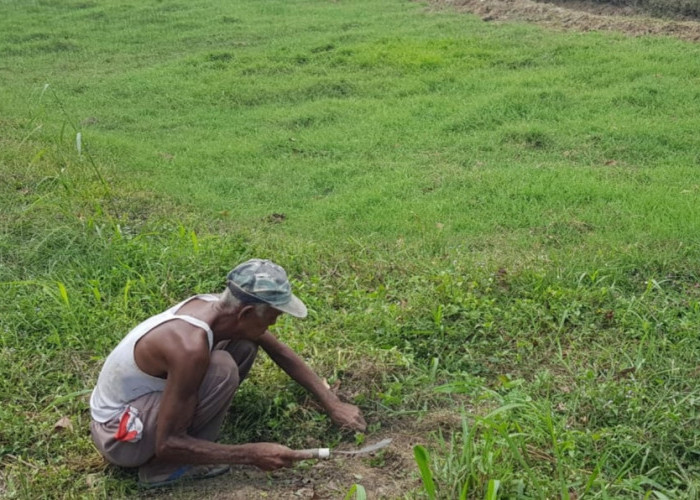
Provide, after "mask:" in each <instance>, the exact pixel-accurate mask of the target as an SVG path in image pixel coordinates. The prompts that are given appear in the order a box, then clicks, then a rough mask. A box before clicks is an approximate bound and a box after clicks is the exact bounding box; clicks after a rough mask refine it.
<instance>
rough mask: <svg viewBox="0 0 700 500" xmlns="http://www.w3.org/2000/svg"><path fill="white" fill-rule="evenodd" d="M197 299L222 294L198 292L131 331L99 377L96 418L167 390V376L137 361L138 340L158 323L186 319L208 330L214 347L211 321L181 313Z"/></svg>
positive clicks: (108, 416) (99, 419)
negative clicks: (149, 370) (151, 371)
mask: <svg viewBox="0 0 700 500" xmlns="http://www.w3.org/2000/svg"><path fill="white" fill-rule="evenodd" d="M194 299H201V300H205V301H207V302H214V301H217V300H219V297H217V296H216V295H195V296H194V297H190V298H189V299H187V300H183V301H182V302H180V303H179V304H177V305H175V306H173V307H171V308H170V309H168V310H167V311H165V312H162V313H160V314H157V315H155V316H152V317H150V318H148V319H147V320H146V321H144V322H142V323H140V324H139V325H137V326H136V328H134V329H133V330H131V331H130V332H129V333H128V334H127V335H126V337H124V338H123V339H122V341H121V342H120V343H119V344H118V345H117V347H115V348H114V350H113V351H112V352H111V353H110V354H109V356H107V359H106V360H105V364H104V366H103V367H102V371H101V372H100V376H99V377H98V379H97V385H96V386H95V389H94V390H93V391H92V396H90V413H91V414H92V418H93V420H95V421H96V422H100V423H104V422H107V421H109V420H111V419H113V418H115V417H118V416H119V415H120V414H121V413H122V412H123V410H124V408H125V407H126V406H127V404H128V403H129V402H130V401H133V400H134V399H136V398H138V397H141V396H143V395H144V394H148V393H149V392H156V391H158V392H162V391H163V390H164V389H165V379H163V378H159V377H154V376H152V375H149V374H147V373H144V372H143V371H141V369H140V368H139V367H138V366H137V365H136V361H135V360H134V346H135V345H136V342H138V340H139V339H140V338H141V337H143V336H144V335H146V334H147V333H148V332H150V331H151V330H153V329H154V328H155V327H157V326H158V325H161V324H163V323H165V322H166V321H170V320H173V319H180V320H183V321H186V322H188V323H190V324H191V325H194V326H196V327H199V328H201V329H202V330H204V331H205V332H207V340H208V341H209V350H210V351H211V350H212V349H213V345H214V333H213V332H212V331H211V328H210V327H209V325H208V324H207V323H205V322H204V321H202V320H200V319H197V318H194V317H192V316H187V315H178V314H177V311H178V310H179V309H180V308H181V307H182V306H183V305H185V304H186V303H187V302H189V301H191V300H194Z"/></svg>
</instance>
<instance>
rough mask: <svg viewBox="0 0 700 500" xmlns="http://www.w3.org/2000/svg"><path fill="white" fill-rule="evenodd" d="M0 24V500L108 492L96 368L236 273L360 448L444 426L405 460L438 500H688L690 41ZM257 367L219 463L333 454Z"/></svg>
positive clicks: (161, 18) (696, 320) (697, 117)
mask: <svg viewBox="0 0 700 500" xmlns="http://www.w3.org/2000/svg"><path fill="white" fill-rule="evenodd" d="M0 5H1V6H2V12H3V16H0V88H1V89H2V95H3V98H2V99H0V204H1V206H2V210H1V211H0V374H1V375H2V377H0V394H2V396H3V404H2V405H0V425H1V428H0V453H1V454H2V459H1V464H2V465H0V467H1V468H0V494H1V495H2V496H7V497H11V498H12V497H15V498H36V497H42V496H45V497H51V496H56V494H57V492H60V494H59V496H65V497H79V496H97V497H109V498H113V497H124V496H128V495H133V494H135V492H136V488H135V483H134V481H133V479H134V478H133V475H131V474H130V473H129V472H123V471H118V470H115V469H111V468H108V469H105V468H104V465H103V462H102V461H101V459H100V457H99V456H98V455H97V453H96V452H95V451H94V449H93V448H92V446H91V443H90V438H89V433H88V431H87V429H88V425H89V413H88V406H87V393H88V392H89V390H90V389H91V387H92V385H93V384H94V382H95V379H96V376H97V373H98V371H99V369H100V366H101V362H102V360H103V359H104V357H105V356H106V355H107V353H108V352H109V350H110V349H111V348H112V347H113V346H114V345H115V344H116V343H117V342H118V340H119V339H120V338H121V337H122V336H123V335H124V334H125V333H126V331H128V329H129V328H130V327H131V326H133V325H134V324H135V323H137V322H138V321H140V320H141V319H143V318H145V317H147V316H148V315H150V314H153V313H156V312H159V311H160V310H162V309H163V308H165V307H167V306H169V305H171V304H173V303H174V302H176V301H178V300H180V299H182V298H183V297H185V296H187V295H189V294H192V293H197V292H210V291H217V290H220V289H221V288H222V287H223V277H224V276H225V273H226V272H227V271H228V270H229V269H230V268H231V267H232V266H234V265H235V264H237V263H238V262H240V261H242V260H244V259H247V258H249V257H253V256H260V257H267V258H272V259H274V260H276V261H278V262H279V263H281V264H282V265H284V266H285V267H286V268H287V269H288V271H289V273H290V275H291V276H292V277H293V280H294V286H295V289H296V290H297V291H298V294H299V295H300V296H301V297H302V298H303V299H304V300H305V301H306V302H307V304H308V305H309V309H310V317H309V318H308V319H307V320H305V321H303V322H300V321H292V320H291V319H287V320H284V321H282V322H281V323H280V324H279V325H278V326H277V327H276V329H277V333H278V334H279V335H280V336H281V337H282V338H283V339H284V340H285V341H286V342H288V343H289V344H290V345H292V346H293V347H294V348H296V349H297V350H298V351H299V352H300V353H301V354H302V355H303V356H304V357H305V358H306V359H308V360H309V362H310V364H312V365H313V366H314V367H315V368H316V369H317V370H318V371H319V372H320V373H321V374H322V375H323V376H324V377H326V378H328V379H329V382H331V383H333V382H335V381H336V380H340V381H341V386H340V387H341V391H342V394H343V395H344V397H346V398H347V399H349V400H351V401H354V402H356V403H357V404H359V405H360V406H361V407H362V408H363V410H364V411H365V412H366V414H367V416H368V418H369V420H370V432H376V431H378V430H380V429H381V428H382V427H385V426H388V425H401V424H400V422H401V418H402V416H404V415H410V416H411V418H414V417H415V416H416V415H419V416H420V415H426V414H429V413H430V411H431V410H434V409H438V408H439V409H441V410H442V411H445V410H448V411H452V412H454V413H455V414H456V415H457V416H458V417H459V419H460V420H461V421H462V422H463V424H462V426H461V427H458V428H456V429H454V428H439V427H437V426H436V428H435V433H434V435H433V436H427V437H426V442H425V448H424V449H423V451H424V453H422V454H420V457H422V459H423V466H424V469H423V470H424V472H425V473H426V474H428V473H429V474H430V475H431V476H432V478H433V481H434V486H435V492H434V493H435V495H437V496H438V497H439V498H459V495H461V494H463V495H464V496H465V497H467V498H483V497H493V498H495V497H497V496H498V495H500V498H515V497H517V496H518V495H520V496H521V497H523V498H533V497H534V498H557V497H561V498H566V497H569V498H582V497H590V498H620V497H629V498H643V497H648V498H664V497H668V498H693V497H694V496H697V495H698V490H699V488H700V468H699V467H698V463H699V458H700V456H699V455H700V444H699V440H700V434H699V431H698V429H699V428H700V421H699V416H698V408H699V404H698V402H699V398H700V390H699V389H698V387H699V385H698V383H697V380H698V376H699V375H700V373H699V370H700V366H699V365H698V359H700V338H699V337H700V336H699V334H698V329H699V327H700V267H699V266H698V262H699V260H698V259H699V257H700V250H699V249H700V246H699V245H698V243H700V241H699V238H698V235H699V234H700V211H698V207H699V206H700V185H699V182H698V181H697V172H698V169H699V168H700V153H699V151H700V136H699V135H698V134H697V130H700V93H699V92H698V90H697V89H698V84H699V83H700V48H699V47H698V46H697V45H696V44H690V43H684V42H680V41H676V40H672V39H666V38H644V37H642V38H634V39H633V38H625V37H623V36H621V35H614V34H605V35H603V34H598V33H586V34H566V33H555V32H549V31H545V30H542V29H540V28H535V27H530V26H525V25H517V24H512V25H511V24H503V25H493V24H485V23H483V22H481V21H480V20H479V19H477V18H474V17H472V16H468V15H463V14H457V13H455V12H452V11H449V10H439V11H436V10H432V9H430V8H428V6H427V5H425V4H420V3H413V2H405V1H397V0H391V1H389V0H388V1H385V2H376V1H375V2H370V1H360V0H358V1H353V2H339V3H330V2H318V1H312V0H293V1H285V2H281V1H276V0H273V1H267V2H254V1H247V0H245V1H240V2H235V3H227V2H220V1H217V0H197V1H190V2H160V1H157V0H147V1H141V2H113V1H105V2H58V3H57V2H48V1H35V2H19V1H7V0H6V1H3V2H0ZM18 27H21V29H19V28H18ZM20 69H21V70H20ZM78 134H80V141H79V143H80V151H78V147H77V135H78ZM255 370H256V371H255V373H254V377H253V379H252V380H251V381H250V382H249V383H247V384H246V385H244V386H243V388H242V389H241V392H240V394H239V395H238V399H237V400H236V410H235V411H234V412H232V414H231V418H230V419H229V422H228V423H227V426H226V432H225V433H224V439H225V440H227V441H228V442H243V441H249V440H276V441H280V442H283V443H285V444H288V445H290V446H299V447H309V446H313V445H320V444H322V443H330V444H334V443H338V442H340V441H342V440H347V439H352V437H351V436H346V435H343V434H342V433H340V432H338V431H336V430H334V429H333V427H332V426H331V425H330V423H329V422H328V420H327V418H326V417H325V416H324V415H323V414H321V413H319V412H318V411H317V409H316V408H315V407H314V405H313V404H312V403H311V402H309V401H308V400H307V399H306V397H305V396H304V394H303V392H302V391H301V390H299V389H297V388H296V387H295V386H294V384H293V383H292V382H290V381H289V380H288V379H287V378H286V377H284V376H283V375H282V374H280V373H279V372H278V371H277V370H276V369H275V368H274V367H273V366H271V363H269V361H266V360H264V359H263V360H261V363H259V365H257V366H256V368H255ZM63 417H67V419H68V420H61V419H62V418H63ZM418 474H419V470H418V467H416V477H418ZM346 487H347V489H348V490H349V489H350V488H351V487H352V483H351V482H349V483H348V484H347V485H346ZM356 490H357V491H359V488H357V489H356ZM432 493H433V492H432V490H431V489H424V490H415V491H408V490H407V491H402V492H397V497H402V496H406V497H418V498H420V497H424V496H426V495H428V496H430V495H431V494H432ZM368 495H370V496H371V491H370V492H368Z"/></svg>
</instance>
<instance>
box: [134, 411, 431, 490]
mask: <svg viewBox="0 0 700 500" xmlns="http://www.w3.org/2000/svg"><path fill="white" fill-rule="evenodd" d="M424 425H425V424H423V425H418V426H415V425H414V424H408V425H407V424H405V423H404V424H401V425H398V426H397V427H396V429H390V430H384V431H383V432H382V433H381V434H376V435H373V436H371V438H368V440H367V444H369V443H374V442H377V441H380V440H381V439H384V438H386V437H391V438H392V439H393V441H392V443H391V444H390V445H389V446H388V447H387V448H385V449H384V450H383V451H381V452H378V453H377V454H376V455H373V456H365V457H342V458H334V459H331V460H312V461H308V462H304V463H302V464H300V465H298V466H297V467H295V468H293V469H281V470H278V471H275V472H268V473H266V472H262V471H260V470H258V469H255V468H251V467H238V468H234V469H233V470H232V471H231V472H230V473H228V474H225V475H223V476H221V477H217V478H214V479H209V480H203V481H196V482H192V483H189V484H185V485H181V486H178V487H176V488H173V489H170V490H166V489H163V490H155V491H152V492H144V493H143V494H142V495H141V497H142V498H177V499H203V498H207V499H213V500H250V499H258V498H268V499H270V500H278V499H284V500H286V499H307V500H311V499H313V500H321V499H342V498H345V495H346V494H347V493H348V491H349V490H350V488H351V487H352V485H353V484H356V483H357V484H361V485H362V486H363V487H364V488H365V490H366V492H367V498H372V499H396V498H401V497H403V495H404V494H406V493H409V492H410V491H412V490H415V489H416V488H418V487H419V486H420V479H419V475H418V469H417V467H416V465H415V461H414V459H413V447H414V446H415V445H416V444H423V445H426V444H427V442H426V439H427V438H426V437H425V436H426V434H425V433H423V432H421V429H422V428H423V427H424ZM440 425H444V422H439V423H438V426H440ZM408 428H410V430H407V429H408ZM431 430H435V428H432V426H431ZM337 449H339V450H340V449H344V450H350V449H353V446H352V445H350V444H349V443H345V444H342V445H340V446H338V448H337Z"/></svg>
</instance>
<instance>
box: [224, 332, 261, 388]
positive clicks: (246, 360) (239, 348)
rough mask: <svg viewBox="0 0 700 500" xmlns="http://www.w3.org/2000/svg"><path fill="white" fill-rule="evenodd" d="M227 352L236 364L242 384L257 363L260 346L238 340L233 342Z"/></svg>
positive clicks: (248, 341)
mask: <svg viewBox="0 0 700 500" xmlns="http://www.w3.org/2000/svg"><path fill="white" fill-rule="evenodd" d="M226 350H227V351H228V352H229V354H231V357H232V358H233V360H234V361H235V362H236V366H238V374H239V377H240V381H241V382H242V381H243V379H245V378H246V376H247V375H248V372H249V371H250V369H251V368H252V367H253V363H255V358H256V356H257V355H258V344H256V343H255V342H251V341H250V340H237V341H234V342H231V343H230V344H229V345H228V346H227V348H226Z"/></svg>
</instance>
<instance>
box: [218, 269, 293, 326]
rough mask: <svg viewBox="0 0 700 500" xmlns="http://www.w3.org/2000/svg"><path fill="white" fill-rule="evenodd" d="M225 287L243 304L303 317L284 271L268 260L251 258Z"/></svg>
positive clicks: (235, 270)
mask: <svg viewBox="0 0 700 500" xmlns="http://www.w3.org/2000/svg"><path fill="white" fill-rule="evenodd" d="M226 286H227V287H228V289H229V290H230V291H231V293H232V294H233V295H234V296H235V297H237V298H238V299H239V300H241V301H242V302H243V303H248V304H250V303H264V304H268V305H270V306H272V307H274V308H275V309H277V310H279V311H282V312H286V313H289V314H291V315H292V316H296V317H297V318H305V317H306V314H307V310H306V306H305V305H304V303H303V302H302V301H301V300H299V299H298V298H297V297H296V296H295V295H294V294H293V293H292V287H291V285H290V284H289V279H288V278H287V273H286V271H285V270H284V269H283V268H282V267H280V266H278V265H277V264H275V263H274V262H271V261H269V260H263V259H250V260H248V261H246V262H244V263H243V264H239V265H238V266H236V267H235V268H234V269H233V270H232V271H231V272H230V273H228V276H227V277H226Z"/></svg>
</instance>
